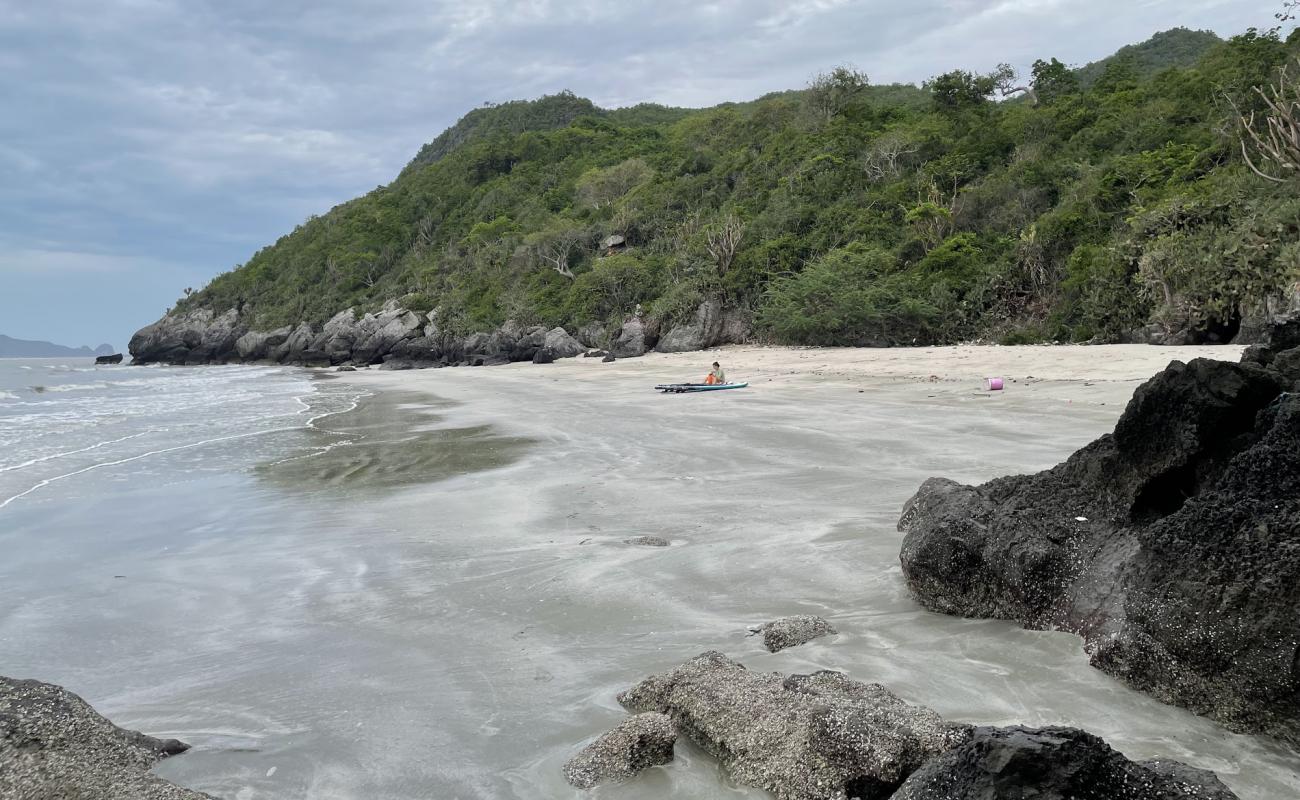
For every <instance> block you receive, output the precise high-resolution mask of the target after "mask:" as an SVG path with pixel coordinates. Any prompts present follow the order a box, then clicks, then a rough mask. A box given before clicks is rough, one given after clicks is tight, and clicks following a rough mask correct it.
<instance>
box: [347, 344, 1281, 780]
mask: <svg viewBox="0 0 1300 800" xmlns="http://www.w3.org/2000/svg"><path fill="white" fill-rule="evenodd" d="M1240 351H1241V348H1237V347H1202V348H1160V347H1147V346H1106V347H1080V346H1043V347H983V346H959V347H941V348H927V349H896V350H861V349H794V348H768V347H731V348H722V349H718V350H712V351H708V352H699V353H682V354H672V355H664V354H651V355H648V356H646V357H643V358H639V359H629V360H622V361H618V362H615V363H612V364H602V363H601V362H600V360H599V359H597V358H576V359H568V360H564V361H561V362H557V363H555V364H551V365H532V364H515V365H509V366H502V367H491V368H478V369H474V368H460V369H442V370H424V371H411V372H390V371H379V370H369V371H360V372H357V373H349V374H346V375H339V376H337V378H338V379H341V380H343V381H346V382H347V383H349V384H352V385H354V386H356V387H358V388H361V389H365V390H368V391H370V392H373V393H374V396H375V397H385V396H400V397H402V398H404V399H405V400H406V401H407V404H408V405H410V404H412V401H411V398H414V397H419V396H423V397H425V398H426V401H432V400H433V399H434V398H436V401H437V403H439V404H440V410H439V413H440V414H441V415H442V421H441V423H440V424H441V425H445V426H453V427H457V428H462V429H464V428H472V427H475V426H489V427H491V428H492V429H494V430H496V431H499V432H501V433H503V434H508V435H510V436H516V437H527V438H529V439H531V440H532V441H534V442H536V446H535V447H533V448H532V449H531V450H530V451H529V453H528V455H526V456H525V457H523V458H522V459H521V460H520V461H519V462H517V463H516V464H514V465H513V466H510V467H508V468H505V469H502V470H496V471H493V472H488V473H483V474H480V475H477V476H473V477H467V478H466V479H464V480H455V479H453V480H450V481H443V482H441V483H438V484H434V485H432V486H430V487H427V488H422V489H418V490H412V492H411V493H410V494H409V495H407V496H406V500H405V501H403V502H402V503H401V504H400V505H397V506H396V507H395V510H394V517H390V518H389V520H390V521H391V519H394V518H397V519H401V518H403V517H404V516H405V515H408V514H415V513H431V514H433V515H434V518H436V519H437V520H439V521H440V522H441V523H449V522H450V523H454V526H453V527H454V530H455V531H456V533H455V534H454V536H453V537H452V538H451V539H448V538H447V534H446V533H445V532H443V533H438V534H432V533H431V534H430V535H429V539H428V544H427V546H428V548H429V550H430V555H429V558H431V559H433V558H435V556H434V555H433V553H438V554H439V555H437V556H436V558H437V559H440V560H444V561H445V559H447V558H448V557H449V555H448V553H449V550H450V551H451V552H454V559H453V563H455V564H457V565H458V566H457V567H456V568H455V569H453V570H451V573H452V574H449V575H446V576H445V578H443V579H442V580H445V583H440V584H439V587H440V588H439V589H438V590H437V592H436V594H437V595H438V596H439V598H440V601H439V602H442V603H449V604H450V605H449V606H448V607H451V608H459V609H460V610H461V612H462V613H461V614H456V615H452V617H449V618H447V619H453V620H455V622H453V623H451V627H450V628H448V627H447V623H446V622H445V621H444V624H443V626H442V627H440V628H437V630H438V631H439V632H438V635H439V636H440V637H442V640H443V641H444V643H450V642H455V643H457V645H458V646H457V647H456V648H454V649H451V650H449V651H445V652H451V653H454V654H455V655H453V656H449V658H450V659H451V660H452V662H454V663H455V664H456V665H457V666H456V667H455V668H454V669H452V670H451V674H454V675H456V676H458V677H457V678H456V681H455V688H456V691H454V692H452V694H454V695H455V696H456V697H457V698H459V702H458V703H457V704H456V705H455V706H454V707H448V708H442V707H438V708H437V709H434V708H430V709H428V710H429V712H430V713H434V714H436V715H437V716H438V717H439V718H440V719H441V721H442V724H443V725H445V726H448V727H447V729H446V730H445V731H444V733H446V734H448V739H447V741H448V742H450V743H453V744H447V745H446V746H449V747H451V748H452V749H453V750H454V751H455V752H454V753H451V754H448V756H447V760H448V761H451V762H456V763H459V764H461V765H462V768H461V772H462V776H461V778H460V779H459V781H463V782H456V781H453V782H452V783H450V784H447V785H446V786H447V788H448V789H449V790H450V789H454V788H455V787H459V791H460V792H461V793H460V794H457V793H456V791H454V790H453V791H451V794H452V795H455V796H483V797H486V796H520V797H522V796H529V795H535V796H547V797H577V796H578V794H577V793H576V792H575V791H574V790H572V789H571V788H569V787H567V786H565V785H564V784H563V783H562V782H561V780H560V778H559V771H560V770H559V768H560V765H561V764H562V763H563V762H564V761H565V759H566V758H568V757H569V756H571V755H572V754H573V753H574V752H576V751H577V749H578V748H580V747H581V746H582V745H583V744H584V743H585V742H587V741H589V740H590V739H591V738H592V737H594V736H595V735H597V734H599V733H600V732H602V731H603V730H606V729H608V728H609V727H611V726H612V725H614V724H616V723H617V722H618V721H619V720H620V719H621V718H622V717H623V711H622V710H621V709H620V708H619V707H618V705H617V703H616V702H615V701H614V696H615V694H616V693H617V692H618V691H620V690H621V689H624V688H626V687H627V686H629V685H631V683H632V682H634V681H635V680H637V679H639V678H641V677H643V676H644V675H646V674H649V673H651V672H657V671H661V670H663V669H665V668H668V667H670V666H672V665H674V664H676V663H679V662H680V661H682V660H684V659H685V658H688V657H690V656H692V655H695V654H697V653H699V652H702V651H704V650H709V649H719V650H722V651H724V652H726V653H727V654H728V655H730V656H732V657H733V658H737V659H739V660H740V661H742V662H743V663H745V664H746V665H747V666H749V667H750V668H751V669H762V670H781V671H803V672H806V671H810V670H816V669H827V668H829V669H837V670H843V671H846V672H848V673H849V674H850V675H852V676H854V677H856V678H859V679H862V680H869V681H879V682H882V683H884V684H886V685H888V686H890V687H891V688H892V689H894V690H895V691H897V692H898V693H899V694H900V695H901V696H903V697H904V698H906V699H908V700H909V701H912V702H918V703H924V704H927V705H930V706H931V707H933V708H935V709H936V710H937V711H939V712H940V713H941V714H943V715H944V716H946V717H950V718H954V719H959V720H965V721H969V722H974V723H983V724H1016V723H1025V724H1068V725H1076V726H1080V727H1084V728H1087V729H1089V730H1091V731H1094V732H1096V733H1098V734H1100V735H1102V736H1104V737H1106V738H1107V739H1108V740H1109V741H1110V742H1111V743H1112V744H1113V745H1114V746H1115V747H1117V748H1119V749H1121V750H1122V751H1123V752H1125V753H1126V754H1127V755H1129V756H1130V757H1132V758H1150V757H1156V756H1162V757H1173V758H1178V759H1181V760H1184V761H1186V762H1188V763H1190V764H1194V765H1196V766H1199V767H1204V768H1208V769H1213V770H1215V771H1217V772H1218V773H1219V774H1220V775H1221V776H1222V777H1223V778H1224V780H1225V781H1227V782H1228V783H1229V784H1230V785H1232V787H1233V788H1234V789H1235V790H1236V791H1237V792H1238V793H1239V794H1240V796H1241V797H1242V798H1247V800H1264V798H1270V797H1278V796H1283V795H1286V794H1288V793H1294V792H1295V791H1297V790H1300V782H1298V779H1297V778H1296V777H1295V775H1296V768H1297V767H1298V766H1300V763H1298V762H1297V761H1296V759H1295V756H1294V755H1292V754H1288V753H1286V752H1285V751H1284V750H1282V749H1281V748H1278V747H1275V746H1274V745H1272V744H1270V743H1268V742H1266V741H1264V740H1260V739H1256V738H1253V737H1245V736H1237V735H1234V734H1231V733H1228V732H1227V731H1225V730H1223V729H1222V728H1220V727H1219V726H1217V725H1215V724H1214V723H1212V722H1210V721H1208V720H1205V719H1202V718H1198V717H1195V716H1193V715H1191V714H1189V713H1188V712H1186V711H1184V710H1182V709H1179V708H1174V707H1171V706H1167V705H1163V704H1161V703H1159V702H1157V701H1155V700H1153V699H1151V698H1150V697H1148V696H1145V695H1142V694H1139V693H1137V692H1134V691H1132V690H1130V689H1127V688H1126V687H1124V686H1122V685H1120V684H1118V683H1116V682H1115V681H1113V680H1111V679H1110V678H1108V677H1106V676H1105V675H1103V674H1101V673H1100V672H1098V671H1096V670H1094V669H1091V668H1090V667H1089V666H1088V665H1087V662H1086V657H1085V655H1084V654H1083V652H1082V650H1081V646H1080V642H1079V640H1078V639H1077V638H1076V637H1074V636H1072V635H1069V634H1064V633H1053V632H1035V631H1025V630H1021V629H1020V628H1018V627H1017V626H1015V625H1014V624H1010V623H1004V622H997V621H971V620H961V619H954V618H949V617H945V616H940V615H935V614H930V613H928V612H925V611H922V610H921V609H920V608H919V607H918V606H917V605H916V604H915V603H914V602H913V601H912V599H911V598H910V597H909V596H908V593H907V591H906V588H905V587H904V585H903V581H902V577H901V574H900V570H899V566H898V557H897V556H898V545H899V541H900V534H898V533H897V531H896V530H895V524H896V522H897V518H898V514H899V510H900V508H901V506H902V504H903V503H904V501H905V500H906V499H907V498H908V497H909V496H910V495H911V494H912V493H913V492H914V491H915V489H916V488H917V487H918V486H919V484H920V483H921V482H922V481H923V480H924V479H925V478H927V477H930V476H933V475H944V476H948V477H952V478H955V479H957V480H962V481H968V482H982V481H985V480H988V479H991V478H993V477H996V476H999V475H1004V474H1009V473H1014V472H1025V471H1034V470H1039V469H1043V468H1046V467H1049V466H1051V465H1053V464H1055V463H1057V462H1059V461H1060V460H1062V459H1064V458H1065V457H1066V456H1068V455H1069V454H1070V453H1071V452H1072V451H1074V450H1075V449H1077V448H1078V447H1080V446H1082V445H1084V444H1086V443H1087V442H1088V441H1090V440H1092V439H1093V438H1095V437H1096V436H1098V435H1100V434H1102V433H1105V432H1108V431H1109V430H1110V429H1111V428H1112V427H1113V425H1114V422H1115V420H1116V419H1117V418H1118V416H1119V415H1120V413H1121V412H1122V410H1123V408H1124V405H1125V403H1126V401H1127V400H1128V398H1129V396H1130V395H1131V394H1132V392H1133V390H1134V389H1135V388H1136V387H1137V386H1138V385H1139V384H1140V383H1141V382H1142V381H1143V380H1145V379H1146V378H1148V377H1150V376H1151V375H1152V374H1154V373H1155V372H1157V371H1159V370H1160V369H1162V368H1163V367H1164V366H1165V365H1166V364H1167V363H1168V362H1169V361H1171V360H1173V359H1179V360H1184V361H1186V360H1190V359H1192V358H1197V357H1205V358H1218V359H1224V360H1236V359H1237V358H1238V357H1239V355H1240ZM715 359H716V360H718V361H720V362H722V364H723V366H724V367H725V369H726V371H727V375H728V378H729V379H730V380H733V381H748V382H749V383H750V387H749V388H748V389H745V390H738V391H731V392H724V393H714V394H709V395H668V396H665V395H660V394H658V393H656V392H654V391H653V390H652V386H653V385H654V384H656V383H660V382H673V381H685V380H696V381H698V380H701V379H703V377H704V375H705V373H706V371H707V369H708V365H709V364H710V363H711V362H712V361H713V360H715ZM330 376H331V378H334V377H335V376H334V375H333V374H332V373H331V374H330ZM992 376H997V377H1002V378H1004V380H1005V386H1006V388H1005V389H1004V390H1003V391H1001V392H989V391H986V390H985V389H984V383H983V381H984V379H985V378H987V377H992ZM414 405H418V403H414ZM419 509H425V511H424V512H421V511H419ZM443 527H445V525H444V526H443ZM643 534H653V535H657V536H662V537H664V538H666V539H668V540H669V541H670V542H671V543H672V544H671V546H670V547H668V548H647V547H637V546H634V545H629V544H626V543H625V540H626V539H628V538H630V537H633V536H638V535H643ZM431 570H432V572H433V573H436V574H438V575H443V574H444V573H446V569H445V568H442V567H432V568H431ZM448 598H458V599H454V600H449V599H448ZM489 608H490V609H491V611H490V612H488V609H489ZM408 613H418V612H417V611H416V610H414V609H409V610H408ZM793 613H812V614H819V615H822V616H825V617H827V618H828V619H830V620H832V622H833V623H834V624H835V625H836V626H837V627H838V628H839V630H840V635H838V636H835V637H829V638H826V639H820V640H817V641H815V642H813V643H811V644H808V645H805V646H803V647H799V648H794V649H793V650H789V651H785V652H782V653H778V654H768V653H766V652H765V651H764V650H763V649H762V648H761V646H759V644H758V643H757V641H756V640H755V639H754V638H752V637H749V636H748V635H747V630H746V629H747V627H748V626H750V625H752V624H755V623H759V622H763V621H765V620H768V619H773V618H776V617H779V616H783V615H787V614H793ZM443 693H444V692H440V693H439V694H443ZM434 702H435V705H437V702H436V701H434ZM487 763H494V764H497V765H498V766H500V767H502V771H501V772H499V773H498V774H497V775H496V776H495V777H491V778H489V777H488V776H487V775H484V774H479V775H478V777H477V778H471V777H469V776H468V775H465V774H463V773H464V772H465V771H466V770H468V772H469V773H477V771H478V770H477V768H467V767H465V766H464V765H466V764H475V765H480V764H487ZM471 787H473V788H471ZM720 793H721V794H725V795H726V796H744V797H761V796H762V794H761V793H760V792H755V791H753V790H749V789H745V788H743V787H738V786H735V785H731V784H726V785H725V787H724V785H723V784H720V783H719V778H718V775H717V772H716V767H715V766H714V765H713V764H712V762H711V759H709V758H708V757H706V756H704V755H703V754H701V753H699V752H698V751H695V750H694V749H693V748H691V747H689V746H686V747H685V748H683V747H681V746H680V745H679V758H678V760H677V762H676V763H675V764H673V765H671V766H670V767H668V768H666V769H662V770H653V771H651V773H650V774H648V775H646V776H643V777H642V778H641V779H639V780H638V781H635V782H633V783H632V784H628V785H625V786H622V787H619V788H618V789H617V792H616V796H618V797H625V798H642V797H645V798H649V797H661V796H673V797H700V798H703V797H717V796H720ZM449 796H450V795H449ZM611 796H615V795H611Z"/></svg>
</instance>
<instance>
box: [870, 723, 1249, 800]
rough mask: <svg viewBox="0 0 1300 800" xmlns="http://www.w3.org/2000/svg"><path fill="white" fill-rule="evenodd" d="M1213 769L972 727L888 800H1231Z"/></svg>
mask: <svg viewBox="0 0 1300 800" xmlns="http://www.w3.org/2000/svg"><path fill="white" fill-rule="evenodd" d="M1235 797H1236V795H1234V794H1233V793H1232V792H1231V791H1229V790H1228V788H1227V787H1226V786H1224V785H1223V784H1222V783H1221V782H1220V781H1219V779H1218V777H1216V776H1215V775H1214V773H1212V772H1206V771H1204V770H1198V769H1193V768H1191V767H1188V766H1185V765H1183V764H1179V763H1178V762H1176V761H1148V762H1144V763H1137V762H1133V761H1129V760H1128V759H1127V758H1125V757H1124V756H1122V755H1121V754H1119V753H1117V752H1115V751H1114V750H1112V749H1111V748H1110V746H1109V745H1107V744H1106V743H1105V742H1104V741H1102V740H1101V739H1099V738H1097V737H1096V736H1093V735H1092V734H1090V733H1087V732H1085V731H1081V730H1077V729H1075V728H1039V729H1034V728H1020V727H1016V728H976V729H975V732H974V734H973V735H972V736H971V738H970V740H969V741H967V742H965V743H964V744H961V745H959V746H957V747H955V748H953V749H952V750H949V751H948V752H947V753H944V754H943V755H940V756H938V757H936V758H933V759H931V760H930V761H928V762H926V764H925V765H924V766H922V767H921V768H920V769H918V770H917V771H916V772H914V773H912V775H911V777H909V778H908V779H907V782H906V783H904V784H903V786H902V788H900V789H899V790H898V792H896V793H895V794H894V796H893V800H1029V799H1030V798H1032V800H1193V799H1194V800H1234V798H1235Z"/></svg>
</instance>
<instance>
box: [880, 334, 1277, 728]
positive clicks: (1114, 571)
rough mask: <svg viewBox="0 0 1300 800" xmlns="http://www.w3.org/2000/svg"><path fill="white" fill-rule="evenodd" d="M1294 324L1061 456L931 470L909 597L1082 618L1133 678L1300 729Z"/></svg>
mask: <svg viewBox="0 0 1300 800" xmlns="http://www.w3.org/2000/svg"><path fill="white" fill-rule="evenodd" d="M1296 327H1300V325H1298V324H1297V323H1295V322H1287V323H1284V324H1283V325H1280V326H1279V327H1278V328H1277V329H1276V330H1275V333H1274V336H1273V342H1274V344H1273V345H1269V346H1264V347H1261V348H1258V349H1257V350H1255V351H1254V353H1248V356H1249V358H1250V363H1243V364H1230V363H1225V362H1218V361H1207V360H1199V359H1198V360H1196V361H1192V362H1191V363H1189V364H1182V363H1179V362H1176V361H1175V362H1173V363H1171V364H1170V365H1169V367H1168V368H1166V369H1165V371H1164V372H1162V373H1160V374H1159V375H1157V376H1155V377H1154V378H1152V379H1151V380H1150V381H1148V382H1147V383H1146V384H1144V385H1143V386H1141V387H1140V388H1139V389H1138V390H1137V392H1136V393H1135V394H1134V396H1133V398H1132V400H1131V401H1130V402H1129V405H1128V407H1127V409H1126V410H1125V412H1124V415H1123V416H1122V417H1121V419H1120V420H1119V423H1118V424H1117V425H1116V427H1115V431H1114V433H1112V434H1108V435H1106V436H1103V437H1101V438H1100V439H1098V440H1097V441H1095V442H1093V443H1092V444H1090V445H1088V446H1087V447H1084V448H1083V449H1082V450H1080V451H1078V452H1077V453H1075V454H1074V455H1072V456H1071V457H1070V458H1069V459H1068V460H1066V461H1065V462H1064V463H1063V464H1060V465H1058V466H1056V467H1054V468H1052V469H1050V470H1047V471H1045V472H1041V473H1038V474H1036V475H1019V476H1012V477H1007V478H1000V479H997V480H994V481H990V482H989V483H986V484H984V485H982V486H962V485H959V484H957V483H954V482H952V481H949V480H944V479H939V478H932V479H930V480H928V481H926V482H925V483H924V484H923V485H922V486H921V489H920V491H918V492H917V494H916V495H915V496H914V497H913V498H912V499H911V500H909V501H908V503H907V505H906V506H905V508H904V512H903V516H902V519H901V520H900V522H899V529H900V530H902V531H904V532H905V533H906V534H907V535H906V537H905V538H904V541H903V547H902V553H901V560H902V566H903V572H904V575H905V577H906V579H907V583H908V586H909V587H910V589H911V590H912V593H913V594H914V596H915V597H916V598H917V599H918V600H919V601H920V602H921V604H922V605H924V606H926V607H927V608H930V609H931V610H934V611H940V612H943V613H948V614H957V615H961V616H967V617H996V618H1000V619H1010V620H1015V621H1018V622H1020V623H1021V624H1023V625H1025V626H1027V627H1032V628H1049V627H1053V628H1061V629H1064V630H1069V631H1073V632H1075V633H1078V634H1079V635H1081V636H1082V637H1083V638H1084V642H1085V647H1086V649H1087V652H1088V653H1089V654H1090V657H1091V661H1092V664H1093V665H1094V666H1096V667H1098V668H1100V669H1102V670H1104V671H1106V672H1108V673H1109V674H1111V675H1114V676H1116V677H1118V678H1120V679H1122V680H1124V681H1125V682H1127V683H1129V684H1130V685H1132V686H1134V687H1135V688H1138V689H1142V690H1145V691H1148V692H1150V693H1152V694H1153V695H1155V696H1156V697H1158V698H1160V699H1161V700H1164V701H1165V702H1169V703H1175V704H1178V705H1182V706H1185V707H1187V708H1189V709H1191V710H1192V711H1194V712H1196V713H1198V714H1204V715H1208V716H1211V717H1213V718H1214V719H1216V720H1219V721H1220V722H1222V723H1223V724H1224V725H1226V726H1227V727H1229V728H1231V729H1233V730H1237V731H1245V732H1259V733H1265V734H1270V735H1273V736H1276V737H1278V738H1280V739H1282V740H1284V741H1286V742H1288V743H1290V744H1291V745H1292V746H1300V613H1297V609H1300V396H1297V395H1296V394H1295V391H1296V389H1297V388H1300V386H1298V385H1297V382H1298V381H1300V370H1296V369H1295V368H1293V367H1292V360H1293V358H1294V356H1300V350H1297V349H1296V348H1295V345H1296V344H1300V342H1293V341H1292V340H1291V338H1290V337H1291V336H1292V334H1297V335H1296V337H1295V338H1297V339H1300V330H1293V328H1296ZM1293 354H1294V356H1293ZM1295 363H1296V365H1297V366H1300V359H1296V361H1295Z"/></svg>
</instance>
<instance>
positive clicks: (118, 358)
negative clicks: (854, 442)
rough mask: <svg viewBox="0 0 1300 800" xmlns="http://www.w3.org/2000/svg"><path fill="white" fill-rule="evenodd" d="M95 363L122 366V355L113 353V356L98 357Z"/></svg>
mask: <svg viewBox="0 0 1300 800" xmlns="http://www.w3.org/2000/svg"><path fill="white" fill-rule="evenodd" d="M95 363H96V364H121V363H122V354H121V353H113V354H112V355H107V356H96V357H95Z"/></svg>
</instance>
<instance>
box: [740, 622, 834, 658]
mask: <svg viewBox="0 0 1300 800" xmlns="http://www.w3.org/2000/svg"><path fill="white" fill-rule="evenodd" d="M836 632H837V631H836V630H835V628H833V627H832V626H831V624H830V623H829V622H827V621H826V620H824V619H822V618H821V617H815V616H813V615H812V614H796V615H794V616H792V617H782V618H781V619H777V620H773V621H771V622H768V623H765V624H763V625H762V626H761V627H759V629H758V633H760V634H762V636H763V646H764V647H766V648H767V649H768V652H771V653H775V652H778V651H780V650H784V649H786V648H787V647H798V646H799V645H801V644H805V643H807V642H811V641H812V640H813V639H816V638H817V637H819V636H826V635H827V634H832V633H836Z"/></svg>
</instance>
